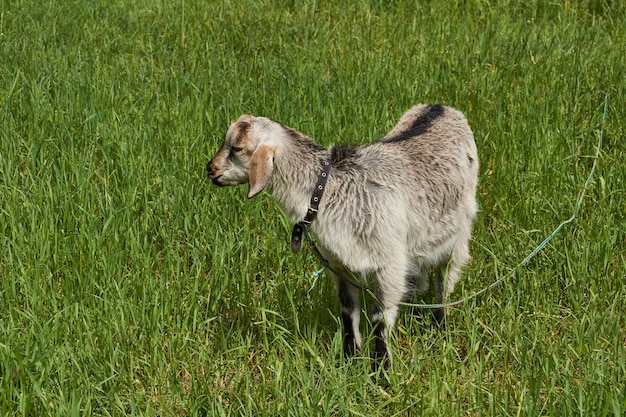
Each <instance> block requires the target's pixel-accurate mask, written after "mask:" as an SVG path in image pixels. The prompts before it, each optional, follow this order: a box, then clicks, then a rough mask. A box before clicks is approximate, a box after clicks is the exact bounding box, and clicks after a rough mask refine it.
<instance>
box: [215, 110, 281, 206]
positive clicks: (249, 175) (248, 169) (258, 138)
mask: <svg viewBox="0 0 626 417" xmlns="http://www.w3.org/2000/svg"><path fill="white" fill-rule="evenodd" d="M277 125H278V124H277V123H275V122H273V121H271V120H270V119H266V118H264V117H254V116H250V115H243V116H241V117H240V118H239V119H238V120H237V121H236V122H232V123H231V124H230V127H229V128H228V131H227V132H226V138H225V139H224V144H223V145H222V147H221V148H220V149H219V151H217V153H216V154H215V156H214V157H213V159H211V161H210V162H209V163H208V165H207V167H206V170H207V174H208V176H209V178H210V179H211V180H212V181H213V183H214V184H216V185H218V186H220V187H224V186H233V185H239V184H245V183H246V182H247V183H249V189H248V198H252V197H254V196H255V195H257V194H259V193H260V192H261V191H263V189H265V187H266V186H267V184H268V182H269V180H270V178H271V176H272V171H273V169H274V153H275V151H276V144H275V140H274V138H275V137H276V135H274V134H273V133H277V132H273V129H274V128H277V127H279V125H278V126H277Z"/></svg>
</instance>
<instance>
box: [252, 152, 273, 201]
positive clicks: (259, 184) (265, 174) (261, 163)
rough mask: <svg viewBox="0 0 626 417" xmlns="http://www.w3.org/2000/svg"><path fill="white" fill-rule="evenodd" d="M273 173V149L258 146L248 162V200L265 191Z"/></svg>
mask: <svg viewBox="0 0 626 417" xmlns="http://www.w3.org/2000/svg"><path fill="white" fill-rule="evenodd" d="M272 171H274V148H273V147H271V146H268V145H260V146H259V147H257V148H256V150H255V151H254V153H253V154H252V156H251V157H250V161H249V162H248V180H249V183H250V188H249V189H248V198H252V197H254V196H255V195H257V194H259V193H260V192H261V191H263V190H264V189H265V187H266V186H267V183H268V182H269V181H270V177H271V176H272Z"/></svg>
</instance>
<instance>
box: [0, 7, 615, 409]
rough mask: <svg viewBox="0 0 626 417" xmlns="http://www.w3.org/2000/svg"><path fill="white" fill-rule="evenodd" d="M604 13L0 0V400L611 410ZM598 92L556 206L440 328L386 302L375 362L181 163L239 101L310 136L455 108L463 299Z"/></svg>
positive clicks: (551, 181) (497, 257) (277, 245)
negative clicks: (460, 126)
mask: <svg viewBox="0 0 626 417" xmlns="http://www.w3.org/2000/svg"><path fill="white" fill-rule="evenodd" d="M625 26H626V7H625V6H623V5H622V3H621V2H619V1H611V0H605V1H600V0H584V1H583V0H581V1H563V2H559V1H547V0H536V1H531V0H528V1H520V2H487V1H480V0H467V1H461V0H455V1H452V0H451V1H440V2H436V1H414V2H411V1H403V0H400V1H389V2H383V1H376V0H370V1H367V0H363V1H357V2H343V1H340V2H328V1H320V2H318V1H313V0H312V1H302V2H295V1H287V0H285V1H281V2H270V1H236V2H231V1H223V2H205V1H198V0H181V1H171V2H167V1H157V0H150V1H149V0H137V1H134V2H125V1H120V0H115V1H102V2H98V1H87V0H71V1H48V2H40V1H31V0H24V1H13V2H9V1H5V2H2V3H1V4H0V414H2V415H15V416H42V415H58V416H69V415H72V416H73V415H98V416H109V415H111V416H124V415H137V416H138V415H155V416H156V415H158V416H168V415H171V416H178V415H189V416H194V415H207V416H209V415H235V416H238V415H250V416H260V415H267V416H277V415H281V416H284V415H334V416H345V415H357V416H358V415H362V416H372V415H381V416H393V415H424V416H439V415H441V416H443V415H468V416H490V415H501V416H508V415H510V416H574V415H576V416H623V415H625V414H626V390H625V389H624V381H626V330H625V329H626V319H625V317H626V302H625V301H626V281H625V279H626V253H625V252H626V251H625V249H624V248H625V247H626V217H625V214H624V212H625V207H626V201H625V198H624V195H625V188H626V168H625V165H624V160H625V159H626V142H625V141H624V136H625V128H624V120H626V110H625V109H626V78H625V76H624V74H625V73H626V58H625V55H624V50H625V48H626V32H624V27H625ZM607 93H608V103H609V110H608V116H607V120H606V123H605V127H604V136H603V139H604V144H603V149H602V154H601V158H600V160H599V168H598V171H597V172H596V175H595V177H594V181H593V183H592V184H591V187H590V189H589V192H588V194H587V196H586V198H585V202H584V205H583V207H582V210H581V212H580V213H579V215H578V217H577V219H576V220H575V222H574V223H573V224H572V225H570V226H567V227H566V228H565V230H564V231H563V232H562V233H561V234H559V235H558V236H557V237H556V238H555V239H554V240H553V241H551V242H550V244H549V245H548V246H547V247H546V248H545V249H544V250H543V251H542V252H541V253H540V254H539V255H538V256H537V257H536V258H534V259H533V261H532V262H530V263H529V264H528V265H527V266H526V267H524V268H522V269H520V270H518V271H517V272H516V273H515V275H514V276H513V277H512V278H510V279H509V280H508V281H507V282H506V283H505V284H504V285H502V286H500V287H498V288H496V289H494V290H493V291H491V292H489V293H488V294H486V295H484V296H483V297H481V298H479V299H476V300H473V301H471V302H468V303H466V304H464V305H461V306H459V307H457V308H454V309H453V310H452V311H451V314H450V315H449V316H448V318H447V323H446V324H447V326H446V329H445V330H444V331H442V332H436V331H432V330H431V328H430V321H429V320H428V319H427V318H426V317H420V316H419V315H418V316H415V315H412V314H410V313H408V312H405V313H403V314H402V316H401V318H400V320H399V323H398V328H397V331H396V332H395V335H394V338H393V340H392V349H393V351H394V355H395V356H394V364H393V368H392V370H391V371H390V373H389V375H388V376H387V377H386V378H383V380H382V381H381V378H375V377H372V376H371V375H370V370H371V363H370V361H369V359H359V360H355V361H353V362H352V363H346V362H345V361H344V360H343V359H342V357H341V331H340V330H339V324H338V314H339V307H338V301H337V297H336V295H335V293H334V288H333V286H332V284H331V283H330V282H329V280H328V279H327V278H326V277H324V278H320V279H319V280H318V281H317V282H314V280H313V278H312V277H311V275H310V271H311V270H312V269H314V268H317V265H316V263H315V259H314V257H313V256H312V255H311V254H310V253H308V252H306V251H303V252H302V253H300V254H297V255H293V254H291V252H290V250H289V248H288V240H289V233H290V225H289V224H288V223H287V222H286V220H285V219H284V218H283V217H282V215H281V214H280V212H279V211H278V209H276V208H275V207H274V206H273V205H272V203H271V201H270V200H269V198H268V197H267V196H266V195H262V196H261V197H257V198H256V199H253V200H251V201H247V199H246V198H245V190H244V187H241V188H237V189H217V187H213V186H212V185H211V184H210V183H209V182H208V181H207V180H206V178H205V174H204V166H205V164H206V162H207V161H208V159H209V158H210V156H212V154H213V152H215V150H216V149H217V148H218V146H219V145H220V142H221V141H222V138H223V135H224V133H225V130H226V128H227V126H228V124H229V122H230V120H231V119H236V118H237V117H238V116H239V115H240V114H242V113H253V114H257V115H265V116H269V117H272V118H275V119H278V120H281V121H282V122H284V123H285V124H287V125H290V126H292V127H294V128H297V129H298V130H300V131H302V132H304V133H306V134H308V135H310V136H312V137H314V138H315V139H316V140H317V141H318V142H320V143H322V144H325V145H328V144H331V143H335V142H339V141H346V142H351V143H364V142H367V141H370V140H373V139H376V138H379V137H381V136H383V135H384V134H385V133H386V131H388V130H389V129H390V128H391V127H392V126H393V125H394V124H395V122H396V121H397V119H398V118H399V117H400V115H401V114H402V112H403V111H404V110H406V109H407V108H409V107H410V106H411V105H413V104H415V103H418V102H436V103H442V104H446V105H451V106H454V107H457V108H459V109H461V110H462V111H463V112H464V113H465V114H466V115H467V117H468V119H469V121H470V124H471V125H472V127H473V129H474V132H475V136H476V140H477V145H478V149H479V155H480V157H481V171H480V185H479V203H480V207H481V212H480V215H479V217H478V219H477V221H476V223H475V234H474V241H473V242H472V254H473V259H472V261H471V263H470V264H469V265H468V267H467V268H466V273H465V277H464V279H463V281H462V283H461V284H460V285H459V287H458V289H457V291H456V292H455V294H454V298H461V297H463V296H466V295H469V294H471V293H472V292H474V291H477V290H479V289H481V288H483V287H484V286H485V285H488V284H489V283H491V282H493V281H494V280H495V279H496V278H497V277H499V276H502V275H503V274H506V273H508V271H510V269H511V268H513V267H514V266H515V265H517V264H518V263H519V262H520V261H521V260H522V259H523V258H524V257H525V256H526V255H527V254H528V253H529V252H530V251H531V250H532V249H533V248H534V247H536V245H537V244H539V243H540V242H541V241H542V240H543V239H544V238H545V237H546V236H547V235H549V234H550V233H551V232H552V230H554V228H555V227H556V226H557V225H558V224H559V223H560V222H561V221H562V220H564V219H565V218H567V217H568V216H569V215H570V213H571V212H572V210H573V208H574V204H575V201H576V198H577V196H578V193H579V192H580V190H581V187H582V185H583V182H584V180H585V178H586V175H587V174H588V172H589V169H590V168H591V165H592V163H593V154H594V151H595V144H596V141H597V139H598V135H599V129H600V127H601V124H602V111H603V106H604V101H605V95H606V94H607ZM364 327H367V326H364ZM364 333H365V334H367V335H369V333H370V332H369V331H368V330H367V329H366V328H364ZM383 382H384V383H383Z"/></svg>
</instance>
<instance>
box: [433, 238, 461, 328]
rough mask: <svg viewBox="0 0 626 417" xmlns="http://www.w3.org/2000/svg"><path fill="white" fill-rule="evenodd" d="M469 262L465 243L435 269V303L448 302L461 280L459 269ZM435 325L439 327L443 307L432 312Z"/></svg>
mask: <svg viewBox="0 0 626 417" xmlns="http://www.w3.org/2000/svg"><path fill="white" fill-rule="evenodd" d="M468 260H469V249H468V245H467V243H464V244H459V245H457V246H455V248H454V249H453V251H452V255H451V256H450V258H448V259H447V260H446V262H444V263H442V264H441V265H439V268H437V271H436V273H437V276H436V278H435V303H437V304H443V303H445V302H447V301H448V298H449V296H450V294H452V291H454V287H455V286H456V283H457V282H458V281H459V279H460V278H461V268H462V267H463V265H465V263H466V262H467V261H468ZM433 316H434V318H435V324H436V325H437V326H440V325H441V323H442V322H443V318H444V316H445V310H444V308H443V307H438V308H435V309H434V310H433Z"/></svg>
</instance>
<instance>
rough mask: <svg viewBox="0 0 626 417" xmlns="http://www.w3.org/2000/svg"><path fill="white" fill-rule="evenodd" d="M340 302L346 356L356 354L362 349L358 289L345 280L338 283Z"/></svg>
mask: <svg viewBox="0 0 626 417" xmlns="http://www.w3.org/2000/svg"><path fill="white" fill-rule="evenodd" d="M338 290H339V303H340V304H341V323H342V326H343V335H344V336H343V353H344V355H345V356H346V357H350V356H354V354H355V353H358V352H359V351H360V349H361V335H360V333H359V316H360V310H359V303H358V290H357V289H355V288H353V287H351V286H349V285H348V284H346V283H345V282H344V281H340V282H339V284H338Z"/></svg>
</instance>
